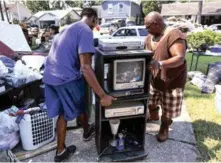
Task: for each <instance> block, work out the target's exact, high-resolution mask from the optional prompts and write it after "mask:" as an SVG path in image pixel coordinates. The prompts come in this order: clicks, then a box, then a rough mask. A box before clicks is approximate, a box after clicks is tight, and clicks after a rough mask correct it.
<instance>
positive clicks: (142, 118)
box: [95, 48, 152, 161]
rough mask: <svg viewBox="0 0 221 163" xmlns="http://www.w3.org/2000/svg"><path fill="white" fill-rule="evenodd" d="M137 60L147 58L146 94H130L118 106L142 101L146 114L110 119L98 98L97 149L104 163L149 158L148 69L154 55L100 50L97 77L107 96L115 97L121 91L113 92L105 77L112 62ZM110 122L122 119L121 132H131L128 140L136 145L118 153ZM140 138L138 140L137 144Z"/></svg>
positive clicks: (127, 146)
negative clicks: (106, 162)
mask: <svg viewBox="0 0 221 163" xmlns="http://www.w3.org/2000/svg"><path fill="white" fill-rule="evenodd" d="M133 58H145V59H146V74H145V82H144V83H145V84H144V92H143V93H142V94H136V95H128V96H123V97H118V98H117V100H116V101H114V104H121V105H122V104H124V103H127V104H128V103H130V102H134V101H136V102H139V103H142V104H143V105H144V113H143V114H137V115H127V116H119V117H112V118H106V117H105V115H104V110H105V108H104V107H102V106H101V105H100V98H99V97H98V96H95V126H96V136H95V141H96V147H97V152H98V157H97V161H100V159H102V158H103V157H101V156H107V157H109V158H110V159H111V161H133V160H137V159H141V158H144V157H146V156H147V154H146V152H145V149H144V145H145V130H146V118H147V117H146V114H147V103H148V97H149V85H150V72H149V69H148V68H147V66H148V64H149V63H150V61H151V59H152V52H150V51H146V50H119V51H108V52H107V51H101V50H100V49H99V48H96V55H95V74H96V77H97V79H98V82H99V83H100V85H101V86H102V87H103V88H104V90H105V91H106V93H107V94H113V93H114V92H115V93H116V92H117V91H113V90H109V89H108V86H107V82H106V80H107V79H106V77H105V67H106V64H109V63H112V61H113V60H115V59H133ZM110 119H120V126H119V129H118V133H120V132H121V133H122V132H124V133H127V141H128V142H129V139H130V136H131V140H132V138H133V142H136V144H132V145H131V144H130V143H126V138H125V139H124V141H125V148H124V150H121V151H118V150H116V149H115V148H113V147H111V146H110V145H109V141H110V140H111V139H112V138H113V135H112V133H111V128H110V125H109V120H110ZM135 139H136V141H134V140H135Z"/></svg>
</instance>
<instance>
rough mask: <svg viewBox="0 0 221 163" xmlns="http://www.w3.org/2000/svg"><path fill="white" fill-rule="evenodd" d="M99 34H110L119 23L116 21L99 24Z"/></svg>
mask: <svg viewBox="0 0 221 163" xmlns="http://www.w3.org/2000/svg"><path fill="white" fill-rule="evenodd" d="M99 28H100V30H99V32H100V34H101V35H104V34H112V33H113V32H114V31H116V30H117V29H118V28H119V25H118V24H117V23H104V24H101V25H100V26H99Z"/></svg>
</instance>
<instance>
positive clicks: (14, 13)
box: [3, 2, 32, 22]
mask: <svg viewBox="0 0 221 163" xmlns="http://www.w3.org/2000/svg"><path fill="white" fill-rule="evenodd" d="M6 7H7V14H8V17H9V21H10V22H13V20H14V21H15V20H17V21H19V22H22V21H24V20H26V19H27V18H29V17H30V16H31V15H32V14H31V11H30V10H29V9H28V8H26V7H25V6H24V5H23V4H21V3H18V2H16V3H14V4H7V5H6ZM7 14H6V9H5V8H4V9H3V15H4V18H5V20H7V16H6V15H7Z"/></svg>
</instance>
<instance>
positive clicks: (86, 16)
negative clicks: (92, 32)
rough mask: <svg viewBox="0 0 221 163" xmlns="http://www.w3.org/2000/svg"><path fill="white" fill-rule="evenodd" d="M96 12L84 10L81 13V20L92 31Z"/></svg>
mask: <svg viewBox="0 0 221 163" xmlns="http://www.w3.org/2000/svg"><path fill="white" fill-rule="evenodd" d="M97 19H98V17H97V12H96V11H95V10H94V9H92V8H84V9H83V11H82V12H81V20H82V21H84V22H85V23H87V25H88V26H89V27H90V28H91V29H93V28H94V27H95V26H96V25H97Z"/></svg>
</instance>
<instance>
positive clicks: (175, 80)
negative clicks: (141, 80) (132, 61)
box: [145, 12, 187, 142]
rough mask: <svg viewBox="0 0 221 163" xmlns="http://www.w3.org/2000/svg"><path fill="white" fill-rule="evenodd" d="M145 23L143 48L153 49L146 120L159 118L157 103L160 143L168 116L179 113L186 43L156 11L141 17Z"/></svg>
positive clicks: (184, 73)
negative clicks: (144, 46)
mask: <svg viewBox="0 0 221 163" xmlns="http://www.w3.org/2000/svg"><path fill="white" fill-rule="evenodd" d="M145 26H146V29H147V30H148V32H149V33H150V35H148V36H147V38H146V49H147V50H151V51H153V52H154V55H153V60H152V61H151V63H150V69H151V72H152V80H151V86H150V101H149V112H150V116H149V117H148V121H151V120H159V114H158V113H159V112H158V110H159V109H157V108H159V106H160V108H161V109H162V116H161V126H160V131H159V133H158V135H157V140H158V141H159V142H163V141H165V140H167V139H168V130H169V125H171V124H172V122H173V121H172V118H175V117H178V116H179V115H180V113H181V107H182V101H183V91H184V87H185V83H186V77H187V68H186V60H185V53H186V48H187V45H186V40H185V38H184V35H183V34H182V33H181V31H179V30H178V29H175V28H172V27H168V26H167V25H166V24H165V23H164V20H163V17H162V16H161V15H160V14H159V13H157V12H151V13H149V14H148V15H147V16H146V17H145Z"/></svg>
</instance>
